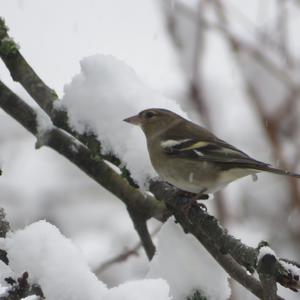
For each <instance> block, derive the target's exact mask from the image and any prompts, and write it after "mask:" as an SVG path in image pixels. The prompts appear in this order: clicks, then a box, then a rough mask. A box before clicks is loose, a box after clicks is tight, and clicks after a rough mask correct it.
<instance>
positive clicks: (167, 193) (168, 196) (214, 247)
mask: <svg viewBox="0 0 300 300" xmlns="http://www.w3.org/2000/svg"><path fill="white" fill-rule="evenodd" d="M150 190H151V192H152V193H153V194H154V195H155V197H156V198H157V199H162V200H164V201H165V203H166V205H167V207H168V208H169V209H170V210H171V211H172V212H173V213H174V215H175V217H176V220H177V222H179V223H180V225H181V226H182V228H183V229H184V230H185V231H186V232H189V233H191V234H192V235H194V237H195V238H196V239H197V240H199V241H200V242H201V244H202V245H203V246H204V247H205V248H206V249H207V251H208V252H209V253H210V254H211V255H212V256H213V257H214V258H215V260H216V261H217V262H218V263H219V264H220V265H221V266H222V267H223V268H224V270H225V271H226V272H227V273H228V274H229V275H230V276H231V277H232V278H233V279H235V280H236V281H237V282H239V283H240V284H241V285H243V286H244V287H245V288H246V289H248V290H249V291H251V292H252V293H253V294H254V295H256V296H257V297H258V298H260V299H263V289H262V286H261V284H260V283H259V281H257V280H256V279H255V278H254V277H252V276H250V275H248V273H247V272H246V271H245V269H243V268H242V267H241V265H242V266H244V267H245V268H247V270H248V271H250V272H251V273H253V272H254V271H255V270H256V267H257V255H258V250H257V249H255V248H252V247H249V246H246V245H244V244H243V243H241V241H240V240H238V239H236V238H234V237H233V236H231V235H229V234H228V233H227V231H226V230H225V229H224V228H222V227H221V226H220V224H219V223H218V221H217V219H216V218H215V217H213V216H211V215H209V214H208V213H207V212H205V211H203V210H202V209H200V208H199V207H192V208H191V210H190V214H189V219H188V220H187V218H186V215H185V214H184V212H183V211H182V204H184V203H186V201H188V199H184V198H183V196H182V192H181V191H180V190H178V189H177V188H175V187H173V186H171V185H169V184H168V183H162V182H158V181H153V182H151V184H150ZM277 275H278V278H277V277H276V279H278V282H279V283H281V282H282V281H283V280H279V278H280V276H283V275H282V273H278V274H277ZM276 299H282V298H281V297H279V296H277V298H276Z"/></svg>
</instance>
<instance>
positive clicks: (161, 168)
mask: <svg viewBox="0 0 300 300" xmlns="http://www.w3.org/2000/svg"><path fill="white" fill-rule="evenodd" d="M124 121H126V122H128V123H131V124H134V125H138V126H140V127H141V128H142V130H143V131H144V133H145V136H146V139H147V146H148V151H149V154H150V159H151V162H152V165H153V167H154V169H155V170H156V172H157V173H158V174H159V176H160V177H161V178H162V179H163V180H165V181H167V182H169V183H170V184H172V185H174V186H176V187H177V188H179V189H181V190H184V191H187V192H191V193H195V194H198V195H199V194H204V193H213V192H216V191H218V190H220V189H221V188H222V187H224V186H226V185H227V184H229V183H230V182H232V181H234V180H236V179H239V178H241V177H244V176H248V175H252V176H253V178H254V179H255V178H256V175H255V174H256V173H259V172H271V173H275V174H279V175H287V176H293V177H297V178H300V175H299V174H295V173H292V172H289V171H284V170H280V169H277V168H273V167H272V166H270V165H269V164H266V163H263V162H260V161H258V160H255V159H253V158H251V157H250V156H248V155H247V154H246V153H244V152H242V151H241V150H239V149H237V148H235V147H234V146H232V145H230V144H227V143H226V142H224V141H223V140H220V139H219V138H217V137H216V136H215V135H214V134H212V133H211V132H209V131H208V130H207V129H205V128H203V127H201V126H199V125H197V124H195V123H192V122H190V121H188V120H186V119H184V118H182V117H181V116H179V115H177V114H175V113H173V112H171V111H169V110H166V109H159V108H151V109H146V110H143V111H141V112H140V113H139V114H138V115H136V116H133V117H130V118H127V119H125V120H124Z"/></svg>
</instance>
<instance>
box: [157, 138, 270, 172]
mask: <svg viewBox="0 0 300 300" xmlns="http://www.w3.org/2000/svg"><path fill="white" fill-rule="evenodd" d="M161 147H162V148H163V151H164V152H165V153H166V154H167V155H170V156H174V157H181V158H185V159H193V160H195V159H196V160H199V161H208V162H212V163H216V164H219V165H220V167H221V168H222V169H231V168H233V167H234V168H250V169H251V168H253V169H258V170H261V169H264V168H268V167H269V165H268V164H266V163H263V162H260V161H257V160H255V159H253V158H251V157H250V156H249V155H247V154H246V153H244V152H242V151H240V150H239V149H237V148H235V147H234V146H232V145H229V144H227V143H226V142H224V141H222V140H220V139H218V138H214V139H212V140H207V141H203V140H199V139H197V138H190V139H182V140H178V139H169V140H165V141H163V142H161Z"/></svg>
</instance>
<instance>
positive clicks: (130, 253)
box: [94, 225, 161, 276]
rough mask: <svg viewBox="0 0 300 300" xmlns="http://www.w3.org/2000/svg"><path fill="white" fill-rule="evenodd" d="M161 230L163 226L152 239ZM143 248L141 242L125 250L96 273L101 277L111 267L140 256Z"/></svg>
mask: <svg viewBox="0 0 300 300" xmlns="http://www.w3.org/2000/svg"><path fill="white" fill-rule="evenodd" d="M160 229H161V225H160V226H158V227H157V228H156V229H155V230H154V231H153V232H152V233H151V237H152V238H153V237H154V236H155V235H156V234H157V233H158V232H159V230H160ZM141 248H142V242H141V241H139V242H138V243H137V244H136V245H135V246H134V247H132V248H130V249H127V250H125V251H124V252H122V253H120V254H118V255H116V256H114V257H112V258H110V259H108V260H107V261H105V262H103V263H102V264H101V265H100V266H99V267H98V268H97V269H96V270H95V271H94V273H95V274H96V275H97V276H99V274H100V273H102V272H104V271H106V270H107V269H108V268H110V267H111V266H113V265H115V264H117V263H121V262H123V261H126V260H127V259H128V258H129V257H130V256H134V255H138V251H139V250H140V249H141Z"/></svg>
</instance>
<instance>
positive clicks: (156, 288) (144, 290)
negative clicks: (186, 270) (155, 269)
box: [105, 279, 171, 300]
mask: <svg viewBox="0 0 300 300" xmlns="http://www.w3.org/2000/svg"><path fill="white" fill-rule="evenodd" d="M154 299H155V300H171V297H170V296H169V286H168V284H167V282H166V281H165V280H163V279H147V280H139V281H131V282H128V283H125V284H121V285H119V286H117V287H115V288H112V289H110V290H109V293H108V294H107V295H106V297H105V300H154Z"/></svg>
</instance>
